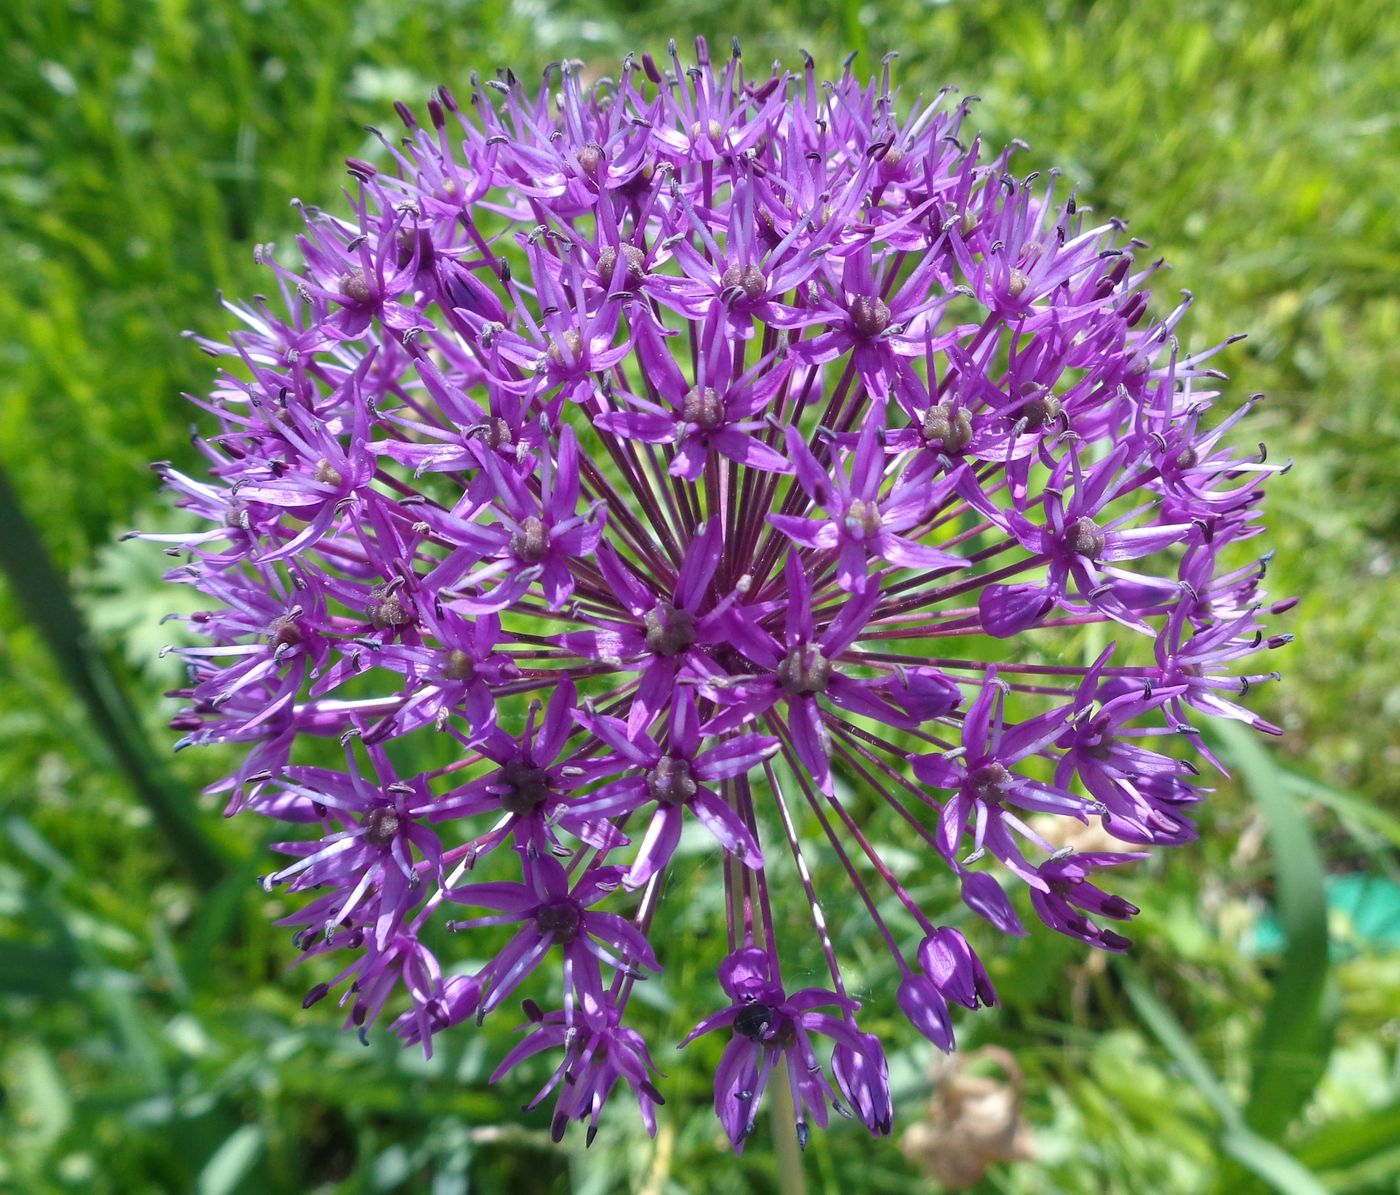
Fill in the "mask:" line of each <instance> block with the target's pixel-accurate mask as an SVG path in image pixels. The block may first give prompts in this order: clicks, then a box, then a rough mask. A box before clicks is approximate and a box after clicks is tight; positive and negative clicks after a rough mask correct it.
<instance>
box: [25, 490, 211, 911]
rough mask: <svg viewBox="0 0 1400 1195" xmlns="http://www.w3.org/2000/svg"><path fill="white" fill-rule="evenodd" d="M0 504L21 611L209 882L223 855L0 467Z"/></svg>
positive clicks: (173, 838)
mask: <svg viewBox="0 0 1400 1195" xmlns="http://www.w3.org/2000/svg"><path fill="white" fill-rule="evenodd" d="M0 510H3V511H4V512H5V513H4V517H3V518H0V570H3V571H4V574H5V576H6V578H7V580H8V581H9V583H10V588H11V590H12V591H13V592H14V595H15V597H16V599H18V601H19V604H20V607H21V608H22V609H23V611H24V613H25V616H26V617H27V618H28V619H29V621H30V622H31V623H32V624H33V625H34V627H35V628H36V629H37V630H38V632H39V634H40V635H41V636H42V637H43V640H44V644H45V646H46V647H47V648H48V649H49V651H50V652H51V653H52V655H53V657H54V659H55V661H56V662H57V663H58V666H59V668H60V669H61V670H62V672H63V676H64V679H65V680H67V682H68V684H69V687H70V688H71V689H72V690H73V693H74V695H75V696H76V697H77V698H78V700H79V701H81V702H82V704H83V707H84V709H85V711H86V712H87V715H88V717H89V718H90V719H91V720H92V724H93V726H94V727H96V729H97V731H98V733H99V734H100V735H101V736H102V740H103V742H104V743H105V744H106V746H107V748H108V750H109V751H110V752H111V754H112V759H113V760H114V761H115V763H116V764H117V767H118V768H119V769H120V770H121V772H122V773H123V775H125V777H126V779H127V782H128V783H129V784H130V786H131V788H132V791H133V792H134V793H135V795H136V797H137V799H138V800H140V801H141V803H142V804H143V805H145V806H146V808H147V809H148V810H149V811H150V814H151V817H152V818H153V819H154V821H155V824H156V826H157V827H158V828H159V829H160V832H161V833H162V834H163V835H164V836H165V839H166V841H167V842H168V843H169V844H170V848H171V851H172V852H173V854H174V856H175V859H176V862H177V863H178V864H179V865H180V866H181V867H182V868H183V869H184V870H185V872H186V874H187V875H188V876H189V878H190V879H191V880H192V881H193V883H194V884H195V886H196V887H198V888H199V889H201V890H208V889H210V888H213V887H214V886H215V885H217V884H218V882H219V880H220V879H221V878H222V876H223V875H224V874H225V873H226V871H227V869H228V862H229V861H228V858H227V856H226V854H225V852H224V851H223V850H222V849H221V848H220V847H219V846H218V845H217V844H216V843H215V842H214V841H213V840H212V839H210V838H209V837H208V836H207V835H206V834H205V833H204V831H203V830H202V828H201V826H200V823H199V820H198V818H197V816H196V815H195V813H194V810H193V808H192V806H191V804H190V803H189V802H188V801H187V800H186V799H185V798H184V796H183V795H182V794H181V793H180V792H179V791H178V790H177V789H176V787H175V786H174V785H173V784H171V783H170V781H169V779H168V778H167V776H166V775H165V773H164V769H163V768H162V767H161V766H160V763H159V762H158V760H157V759H156V758H155V755H154V753H153V752H152V751H151V748H150V745H149V744H148V743H147V742H146V739H145V735H144V734H143V733H142V730H141V725H140V720H139V719H138V718H137V716H136V712H135V711H134V710H133V709H132V707H131V702H130V700H129V698H128V697H127V696H126V694H125V693H124V692H123V690H122V687H121V684H120V682H119V681H118V679H117V677H116V675H115V673H114V672H113V671H112V667H111V665H110V663H109V661H108V660H107V659H106V658H105V656H104V655H103V654H102V652H101V651H99V650H98V649H97V648H96V647H94V646H93V643H92V639H91V636H90V635H89V634H88V630H87V626H86V624H85V622H84V620H83V617H82V615H81V613H80V612H79V610H78V608H77V605H76V604H75V603H74V601H73V597H72V593H71V592H70V590H69V587H68V581H67V578H65V577H64V576H63V574H62V573H61V572H59V570H58V568H57V567H56V566H55V565H54V563H53V560H52V559H51V558H50V556H49V554H48V552H47V550H46V549H45V547H44V544H43V541H42V540H41V539H40V537H39V534H38V532H37V531H36V530H35V528H34V526H33V524H32V523H31V522H30V521H29V519H28V518H27V516H26V515H25V513H24V509H23V507H22V506H21V505H20V500H19V495H18V494H17V493H16V492H15V490H14V488H13V487H12V486H11V485H10V482H9V478H8V477H7V476H6V474H5V471H4V469H3V467H0Z"/></svg>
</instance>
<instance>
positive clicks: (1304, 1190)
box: [1117, 960, 1327, 1195]
mask: <svg viewBox="0 0 1400 1195" xmlns="http://www.w3.org/2000/svg"><path fill="white" fill-rule="evenodd" d="M1117 970H1118V973H1119V977H1120V979H1121V980H1122V983H1123V990H1124V991H1125V992H1126V993H1127V996H1128V999H1129V1000H1130V1001H1132V1004H1133V1007H1134V1008H1135V1009H1136V1010H1137V1014H1138V1016H1139V1017H1140V1018H1141V1019H1142V1022H1143V1024H1144V1025H1146V1026H1147V1028H1148V1029H1149V1030H1151V1032H1152V1033H1153V1035H1154V1036H1155V1037H1156V1038H1157V1040H1158V1041H1160V1042H1161V1043H1162V1045H1163V1047H1164V1048H1165V1049H1166V1051H1167V1053H1168V1054H1170V1055H1171V1058H1172V1061H1174V1062H1175V1063H1176V1065H1177V1067H1178V1068H1180V1070H1181V1073H1182V1074H1183V1075H1184V1076H1185V1078H1186V1080H1187V1081H1188V1082H1189V1083H1190V1084H1191V1085H1192V1086H1193V1087H1194V1088H1195V1089H1196V1091H1197V1093H1198V1094H1199V1095H1200V1096H1201V1098H1202V1099H1204V1100H1205V1101H1206V1103H1207V1104H1209V1105H1210V1107H1211V1109H1212V1110H1213V1111H1214V1112H1215V1114H1216V1115H1217V1116H1218V1117H1219V1118H1220V1122H1221V1132H1220V1137H1219V1145H1220V1149H1221V1151H1222V1152H1223V1153H1224V1154H1226V1155H1227V1156H1228V1157H1230V1158H1232V1159H1234V1161H1236V1162H1238V1163H1239V1164H1240V1165H1241V1166H1243V1167H1244V1168H1245V1169H1246V1170H1248V1171H1249V1172H1250V1173H1252V1174H1254V1175H1255V1176H1256V1177H1257V1178H1259V1179H1262V1180H1263V1181H1264V1182H1265V1183H1267V1184H1268V1185H1269V1186H1270V1187H1272V1188H1273V1189H1274V1190H1275V1191H1278V1192H1280V1195H1327V1189H1326V1188H1325V1187H1324V1186H1323V1185H1322V1183H1321V1182H1320V1181H1319V1179H1318V1178H1317V1176H1316V1175H1315V1174H1313V1172H1312V1171H1311V1170H1309V1169H1308V1168H1307V1167H1306V1166H1304V1165H1303V1164H1302V1163H1301V1162H1300V1161H1298V1159H1297V1158H1295V1157H1293V1156H1292V1155H1291V1154H1289V1153H1288V1152H1287V1151H1285V1150H1283V1149H1281V1148H1280V1147H1279V1146H1277V1145H1275V1144H1274V1143H1273V1142H1272V1141H1268V1140H1266V1139H1265V1138H1263V1137H1261V1136H1260V1135H1259V1134H1258V1133H1256V1132H1255V1131H1254V1130H1253V1129H1252V1128H1250V1127H1249V1125H1248V1124H1247V1123H1246V1122H1245V1119H1244V1113H1243V1112H1241V1110H1240V1108H1239V1105H1237V1104H1236V1103H1235V1101H1234V1100H1233V1099H1231V1098H1230V1093H1229V1092H1228V1091H1226V1090H1225V1087H1224V1085H1223V1084H1222V1083H1221V1082H1220V1080H1219V1079H1217V1078H1216V1077H1215V1074H1214V1072H1213V1071H1212V1070H1211V1069H1210V1067H1209V1066H1208V1065H1207V1063H1206V1060H1205V1059H1204V1058H1202V1057H1201V1055H1200V1052H1199V1051H1198V1050H1197V1049H1196V1046H1195V1043H1194V1042H1192V1040H1191V1036H1190V1034H1188V1033H1187V1032H1186V1030H1185V1028H1184V1027H1183V1026H1182V1024H1181V1022H1180V1021H1178V1020H1177V1019H1176V1017H1175V1016H1174V1015H1173V1014H1172V1011H1171V1009H1169V1008H1168V1007H1167V1006H1166V1005H1165V1004H1164V1003H1163V1002H1162V1001H1161V1000H1160V999H1158V997H1157V995H1156V994H1155V993H1154V992H1153V991H1152V989H1151V988H1149V987H1148V986H1147V984H1145V983H1144V982H1143V981H1142V979H1141V978H1139V976H1138V974H1137V971H1136V969H1135V968H1134V967H1133V966H1132V965H1131V964H1130V963H1127V962H1124V961H1122V960H1119V961H1118V963H1117Z"/></svg>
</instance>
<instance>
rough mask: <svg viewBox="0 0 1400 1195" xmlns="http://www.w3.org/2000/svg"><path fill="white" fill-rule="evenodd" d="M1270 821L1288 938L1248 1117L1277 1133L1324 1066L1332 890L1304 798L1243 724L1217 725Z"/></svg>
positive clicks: (1258, 1047)
mask: <svg viewBox="0 0 1400 1195" xmlns="http://www.w3.org/2000/svg"><path fill="white" fill-rule="evenodd" d="M1214 729H1215V731H1216V732H1217V737H1218V738H1219V740H1220V742H1221V744H1222V746H1223V747H1224V748H1225V752H1226V758H1227V759H1228V760H1229V761H1230V762H1232V763H1233V764H1234V765H1235V767H1236V768H1237V769H1238V771H1239V774H1240V777H1241V778H1242V779H1243V781H1244V785H1245V788H1246V789H1248V791H1249V794H1250V796H1251V797H1252V798H1253V800H1254V803H1255V805H1256V806H1257V807H1258V808H1259V810H1260V812H1261V813H1263V815H1264V818H1265V820H1266V821H1267V822H1268V834H1269V849H1270V852H1271V853H1272V855H1273V872H1274V883H1275V892H1276V902H1277V906H1278V916H1279V921H1280V923H1281V925H1282V927H1283V932H1284V938H1285V943H1286V944H1285V946H1284V953H1283V966H1282V967H1281V968H1280V970H1279V972H1278V974H1277V976H1276V977H1275V979H1274V990H1273V995H1272V997H1271V998H1270V1000H1269V1007H1268V1009H1267V1011H1266V1012H1265V1014H1264V1023H1263V1025H1261V1026H1260V1029H1259V1033H1258V1035H1257V1036H1256V1038H1255V1039H1254V1044H1253V1049H1252V1054H1253V1071H1252V1074H1251V1077H1250V1090H1249V1101H1248V1103H1247V1104H1246V1106H1245V1113H1244V1116H1245V1120H1246V1122H1247V1123H1248V1124H1249V1125H1250V1127H1251V1128H1253V1129H1255V1130H1256V1131H1258V1132H1259V1133H1261V1134H1263V1135H1264V1136H1265V1137H1268V1138H1270V1139H1276V1138H1277V1137H1278V1136H1279V1135H1280V1134H1281V1133H1282V1132H1283V1130H1284V1129H1286V1128H1287V1127H1288V1125H1289V1124H1290V1123H1291V1122H1292V1120H1293V1118H1294V1117H1295V1116H1297V1114H1298V1113H1299V1112H1300V1111H1301V1110H1302V1107H1303V1105H1304V1103H1305V1102H1306V1101H1307V1099H1308V1097H1309V1096H1310V1095H1311V1094H1312V1091H1313V1088H1315V1087H1316V1086H1317V1083H1318V1080H1319V1079H1321V1078H1322V1075H1323V1072H1324V1071H1325V1070H1326V1069H1327V1058H1328V1055H1329V1054H1331V1052H1332V1021H1333V1018H1332V1017H1330V1016H1328V1015H1327V1013H1326V1011H1325V1009H1324V998H1325V995H1326V990H1327V972H1328V935H1327V892H1326V887H1325V874H1324V871H1323V866H1322V857H1321V856H1320V855H1319V853H1318V850H1317V844H1316V842H1315V841H1314V840H1313V835H1312V831H1311V829H1310V828H1309V827H1308V823H1307V817H1306V815H1305V813H1304V811H1303V808H1302V806H1301V805H1300V803H1299V802H1298V800H1297V799H1296V797H1295V796H1293V795H1292V794H1291V793H1290V792H1289V789H1288V785H1287V783H1286V781H1285V779H1284V777H1282V776H1281V775H1280V774H1279V770H1278V768H1277V766H1276V765H1275V764H1274V761H1273V759H1272V758H1271V757H1270V756H1269V754H1268V752H1267V751H1265V750H1264V748H1263V747H1262V746H1261V745H1260V743H1259V742H1258V740H1257V739H1256V738H1255V737H1254V736H1253V735H1252V734H1251V733H1250V732H1249V731H1248V730H1247V729H1245V728H1244V727H1242V726H1237V725H1233V724H1224V725H1221V726H1218V727H1215V728H1214Z"/></svg>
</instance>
